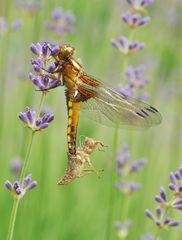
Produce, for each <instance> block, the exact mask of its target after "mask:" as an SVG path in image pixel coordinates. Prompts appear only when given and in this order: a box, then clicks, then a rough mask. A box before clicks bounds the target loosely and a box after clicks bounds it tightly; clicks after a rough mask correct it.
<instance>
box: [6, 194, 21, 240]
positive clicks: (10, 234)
mask: <svg viewBox="0 0 182 240" xmlns="http://www.w3.org/2000/svg"><path fill="white" fill-rule="evenodd" d="M19 201H20V199H19V198H14V202H13V208H12V212H11V218H10V223H9V229H8V235H7V240H12V239H13V233H14V228H15V221H16V215H17V210H18V206H19Z"/></svg>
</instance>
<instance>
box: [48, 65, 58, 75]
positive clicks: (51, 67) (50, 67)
mask: <svg viewBox="0 0 182 240" xmlns="http://www.w3.org/2000/svg"><path fill="white" fill-rule="evenodd" d="M55 69H56V64H55V63H52V64H51V65H50V66H49V67H48V69H47V70H48V72H50V73H52V72H54V71H55Z"/></svg>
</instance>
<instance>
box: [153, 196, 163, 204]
mask: <svg viewBox="0 0 182 240" xmlns="http://www.w3.org/2000/svg"><path fill="white" fill-rule="evenodd" d="M155 201H156V202H158V203H164V200H163V199H162V197H160V196H159V195H156V196H155Z"/></svg>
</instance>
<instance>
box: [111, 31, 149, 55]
mask: <svg viewBox="0 0 182 240" xmlns="http://www.w3.org/2000/svg"><path fill="white" fill-rule="evenodd" d="M111 44H112V45H113V47H115V48H116V49H118V50H119V51H120V52H121V53H123V54H124V55H133V54H135V53H137V52H138V51H141V50H143V49H144V47H145V44H144V43H140V42H137V41H135V42H130V41H129V40H128V39H127V38H126V37H124V36H121V37H120V38H119V40H118V41H116V40H114V39H112V40H111Z"/></svg>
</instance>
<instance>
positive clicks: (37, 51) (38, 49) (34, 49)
mask: <svg viewBox="0 0 182 240" xmlns="http://www.w3.org/2000/svg"><path fill="white" fill-rule="evenodd" d="M41 49H42V47H41V45H40V43H38V44H33V43H32V44H31V45H30V50H31V51H32V52H33V53H34V54H36V55H38V56H39V55H40V54H41Z"/></svg>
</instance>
